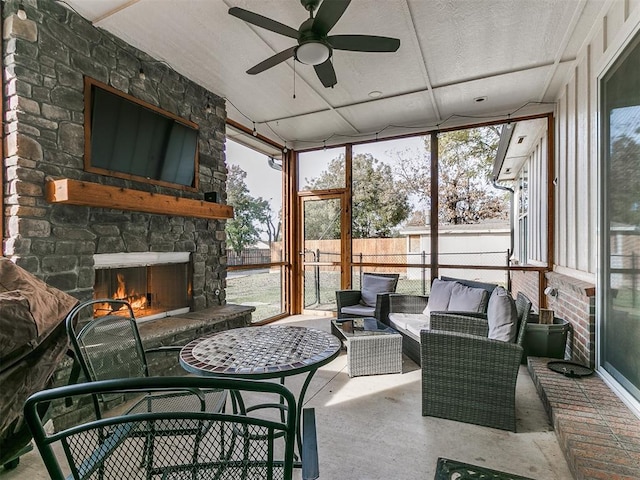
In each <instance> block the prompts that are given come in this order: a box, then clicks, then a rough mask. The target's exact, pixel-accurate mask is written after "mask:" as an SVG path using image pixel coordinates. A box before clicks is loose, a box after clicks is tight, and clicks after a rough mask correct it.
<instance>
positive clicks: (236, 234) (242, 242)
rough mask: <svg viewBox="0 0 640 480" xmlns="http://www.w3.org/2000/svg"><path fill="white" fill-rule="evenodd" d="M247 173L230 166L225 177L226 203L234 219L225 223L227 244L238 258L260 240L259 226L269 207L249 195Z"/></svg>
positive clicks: (267, 203)
mask: <svg viewBox="0 0 640 480" xmlns="http://www.w3.org/2000/svg"><path fill="white" fill-rule="evenodd" d="M245 178H247V172H245V171H244V170H242V168H240V167H239V166H238V165H231V167H230V168H229V174H228V177H227V203H228V204H229V205H231V206H232V207H233V210H234V217H233V218H232V219H231V220H228V221H227V227H226V233H227V243H228V244H229V247H231V249H233V251H234V252H236V254H237V255H238V256H240V254H241V253H242V250H244V249H245V248H246V247H248V246H250V245H252V244H254V243H255V242H257V241H258V240H259V238H260V229H259V228H258V226H257V225H260V223H261V222H263V221H264V218H265V215H268V213H266V212H270V210H271V207H270V205H269V202H268V201H267V200H264V199H262V197H257V198H254V197H252V196H251V195H250V194H249V189H248V188H247V185H246V183H245Z"/></svg>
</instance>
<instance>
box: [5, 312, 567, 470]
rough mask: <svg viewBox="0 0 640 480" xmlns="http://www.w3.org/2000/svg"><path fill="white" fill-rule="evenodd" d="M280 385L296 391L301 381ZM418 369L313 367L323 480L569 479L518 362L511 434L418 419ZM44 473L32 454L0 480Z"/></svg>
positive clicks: (307, 322) (319, 324) (310, 396)
mask: <svg viewBox="0 0 640 480" xmlns="http://www.w3.org/2000/svg"><path fill="white" fill-rule="evenodd" d="M281 323H293V324H296V325H302V326H310V327H316V328H321V329H323V330H326V331H330V322H329V319H328V318H321V317H310V316H302V315H299V316H294V317H291V318H288V319H285V320H282V321H281ZM297 380H298V379H297V378H294V379H292V381H291V382H288V383H287V385H288V386H290V388H291V389H292V390H294V391H297V388H298V387H299V384H300V383H301V382H299V381H298V383H297V384H296V381H297ZM420 398H421V397H420V369H419V368H418V366H417V365H415V364H414V363H413V362H411V361H410V360H409V359H407V358H405V359H404V362H403V373H402V374H394V375H376V376H369V377H356V378H349V376H348V375H347V372H346V355H345V354H341V355H340V356H339V357H338V358H337V359H336V360H334V361H333V362H332V363H330V364H328V365H326V366H325V367H323V368H322V369H320V370H319V371H318V373H317V374H316V376H315V377H314V379H313V381H312V383H311V386H310V387H309V391H308V392H307V398H306V400H307V402H306V404H307V406H312V407H315V408H316V420H317V428H318V448H319V455H320V473H321V476H320V478H321V479H323V480H338V479H349V480H377V479H394V480H416V479H424V480H431V479H432V478H433V477H434V474H435V469H436V463H437V460H438V457H446V458H449V459H454V460H459V461H462V462H465V463H471V464H475V465H479V466H484V467H487V468H491V469H496V470H502V471H506V472H509V473H513V474H517V475H522V476H526V477H530V478H533V479H537V480H570V479H572V478H573V477H572V475H571V473H570V470H569V467H568V465H567V462H566V460H565V458H564V455H563V453H562V451H561V449H560V446H559V443H558V440H557V438H556V434H555V432H554V431H553V429H552V427H551V425H550V423H549V421H548V417H547V413H546V412H545V409H544V406H543V404H542V402H541V400H540V399H539V397H538V394H537V393H536V389H535V386H534V384H533V382H532V380H531V377H530V376H529V373H528V372H527V368H526V366H522V367H521V369H520V376H519V378H518V385H517V417H518V422H517V433H511V432H505V431H501V430H495V429H492V428H486V427H480V426H475V425H468V424H464V423H459V422H454V421H450V420H443V419H438V418H430V417H422V415H421V406H420V401H421V400H420ZM25 478H28V479H29V480H40V479H46V478H48V477H47V475H46V472H45V470H44V466H43V464H42V462H41V461H40V457H39V455H38V453H37V452H35V451H34V452H30V453H28V454H26V455H24V456H23V457H22V458H21V461H20V464H19V465H18V467H17V468H16V469H15V470H10V471H8V470H4V469H0V480H13V479H25Z"/></svg>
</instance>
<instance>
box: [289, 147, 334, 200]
mask: <svg viewBox="0 0 640 480" xmlns="http://www.w3.org/2000/svg"><path fill="white" fill-rule="evenodd" d="M344 169H345V159H344V147H339V148H327V149H326V150H316V151H313V152H302V153H300V154H299V155H298V190H299V191H307V190H327V189H331V188H344V187H345V173H344Z"/></svg>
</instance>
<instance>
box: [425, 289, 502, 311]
mask: <svg viewBox="0 0 640 480" xmlns="http://www.w3.org/2000/svg"><path fill="white" fill-rule="evenodd" d="M488 298H489V294H488V293H487V291H486V290H485V289H483V288H472V287H467V286H466V285H462V284H461V283H458V282H455V284H454V286H453V288H452V289H451V298H450V300H449V307H448V308H447V310H449V311H450V312H485V311H486V308H487V299H488ZM433 311H435V310H433Z"/></svg>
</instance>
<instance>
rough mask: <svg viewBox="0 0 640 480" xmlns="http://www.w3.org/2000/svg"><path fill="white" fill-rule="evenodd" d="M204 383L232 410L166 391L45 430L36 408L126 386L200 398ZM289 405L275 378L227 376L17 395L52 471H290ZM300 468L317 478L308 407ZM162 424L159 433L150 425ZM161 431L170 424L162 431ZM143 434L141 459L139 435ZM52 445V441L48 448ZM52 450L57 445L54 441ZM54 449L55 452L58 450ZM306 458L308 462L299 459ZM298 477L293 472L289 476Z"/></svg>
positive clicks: (282, 477) (225, 475)
mask: <svg viewBox="0 0 640 480" xmlns="http://www.w3.org/2000/svg"><path fill="white" fill-rule="evenodd" d="M211 388H216V389H218V390H221V391H227V390H229V391H232V392H233V394H231V395H230V397H231V398H232V399H233V400H234V402H233V403H232V404H231V405H232V406H233V407H234V408H233V409H231V408H228V409H227V410H232V412H229V411H226V412H220V411H212V410H208V409H197V410H185V408H184V407H185V405H184V402H181V401H174V402H173V403H170V404H168V405H166V406H165V407H166V408H164V409H163V410H162V411H160V412H140V413H137V414H115V415H109V416H107V417H103V416H102V415H101V413H100V412H99V411H94V412H93V415H85V418H83V419H79V418H78V416H74V417H73V418H75V419H78V421H77V422H76V423H74V424H73V425H70V426H68V427H65V428H63V429H62V430H60V431H58V432H56V433H50V432H49V433H48V432H47V431H46V430H45V428H44V425H43V423H44V422H43V421H42V420H41V419H40V416H39V415H38V409H39V408H41V407H42V405H45V404H47V403H49V402H58V403H59V402H60V401H61V400H62V399H64V398H72V399H73V400H74V403H80V404H87V403H89V404H91V401H90V399H91V397H95V396H115V395H124V394H126V395H133V396H135V397H140V396H142V397H148V396H149V395H153V396H157V395H162V396H168V395H173V396H174V398H185V397H195V398H199V399H200V402H201V403H203V404H204V401H205V400H204V395H205V393H206V392H207V391H209V390H210V389H211ZM252 398H259V399H260V400H261V401H264V402H266V403H268V404H269V405H270V406H272V407H273V411H272V412H271V413H272V414H271V415H269V412H268V411H265V410H260V411H255V410H252V409H251V408H248V407H245V405H244V403H243V399H252ZM296 412H297V405H296V401H295V398H294V396H293V394H292V393H291V392H290V391H289V390H288V389H287V388H286V387H285V386H284V385H280V384H278V383H275V382H264V381H256V380H241V379H232V378H213V377H209V378H202V377H188V376H185V377H149V378H129V379H115V380H105V381H97V382H88V383H82V384H78V385H69V386H64V387H58V388H54V389H50V390H43V391H41V392H38V393H36V394H34V395H32V396H31V397H29V399H28V400H27V402H26V405H25V416H26V420H27V422H28V425H29V428H30V429H31V431H32V433H33V438H34V440H35V443H36V445H37V447H38V450H39V452H40V455H41V456H42V459H43V461H44V464H45V466H46V468H47V470H48V472H49V475H50V477H51V478H52V479H55V480H63V479H65V478H75V479H78V480H81V479H87V480H88V479H94V478H96V479H97V478H100V479H104V480H110V479H111V480H116V479H117V480H120V479H133V478H136V479H140V478H147V479H152V478H153V479H158V480H160V479H164V480H193V479H228V480H233V479H237V480H240V479H249V478H250V479H256V480H257V479H263V480H291V478H292V477H293V475H292V469H293V468H294V466H297V464H296V458H295V455H294V446H295V439H296V434H297V431H298V430H297V425H296V423H297V421H296V416H297V414H296ZM302 420H303V427H304V428H303V435H304V443H303V445H302V449H303V450H302V464H301V467H302V478H303V479H314V478H318V468H317V466H318V463H317V439H316V430H315V415H314V410H313V409H308V408H305V409H303V412H302ZM160 432H162V433H160ZM168 432H170V433H168ZM149 436H152V437H154V442H153V450H154V454H153V458H152V461H149V460H148V455H147V452H146V450H147V448H146V446H145V445H148V444H149V442H147V443H146V444H145V442H144V439H145V438H147V437H149ZM54 448H55V450H54ZM56 450H57V451H59V452H61V455H57V454H56V453H55V451H56ZM62 452H63V454H64V456H65V458H64V461H63V460H62V458H61V457H62ZM307 464H308V465H309V467H310V468H308V469H307V468H306V466H307ZM296 478H299V477H296Z"/></svg>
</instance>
